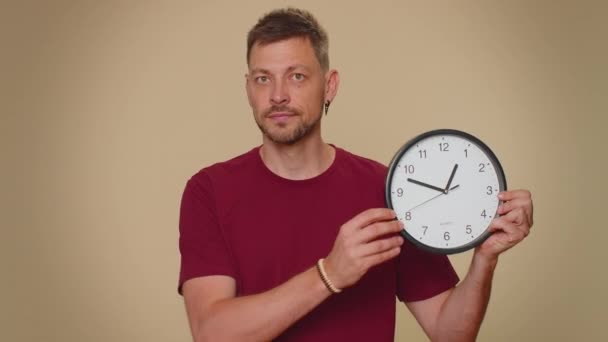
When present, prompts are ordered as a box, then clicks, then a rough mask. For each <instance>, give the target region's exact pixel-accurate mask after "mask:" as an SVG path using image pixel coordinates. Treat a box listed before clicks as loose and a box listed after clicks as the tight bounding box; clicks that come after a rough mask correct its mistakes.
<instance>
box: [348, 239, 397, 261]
mask: <svg viewBox="0 0 608 342" xmlns="http://www.w3.org/2000/svg"><path fill="white" fill-rule="evenodd" d="M402 244H403V238H402V237H401V236H393V237H390V238H385V239H380V240H375V241H372V242H370V243H366V244H364V245H361V246H360V247H359V248H358V250H357V251H356V252H355V253H356V254H357V255H359V256H362V257H366V256H369V255H373V254H379V253H384V252H386V251H388V250H391V249H393V248H395V247H400V246H401V245H402Z"/></svg>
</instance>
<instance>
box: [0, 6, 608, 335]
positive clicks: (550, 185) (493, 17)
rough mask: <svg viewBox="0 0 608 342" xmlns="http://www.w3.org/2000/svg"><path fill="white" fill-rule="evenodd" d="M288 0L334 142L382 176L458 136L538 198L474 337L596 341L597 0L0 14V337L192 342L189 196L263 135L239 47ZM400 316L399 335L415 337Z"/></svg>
mask: <svg viewBox="0 0 608 342" xmlns="http://www.w3.org/2000/svg"><path fill="white" fill-rule="evenodd" d="M285 4H295V5H300V6H304V7H306V8H308V9H310V10H311V11H313V12H314V13H316V15H317V16H318V18H319V20H320V21H321V22H322V24H324V26H325V27H326V28H327V30H328V31H329V33H330V39H331V44H330V46H331V47H330V55H331V63H332V66H333V67H336V68H338V69H339V70H340V72H341V75H342V86H341V89H340V92H339V95H338V97H337V99H336V101H335V102H334V104H333V105H332V110H331V113H330V115H329V116H328V117H327V118H326V119H324V134H325V137H326V140H327V141H329V142H332V143H335V144H337V145H339V146H342V147H345V148H347V149H350V150H352V151H353V152H356V153H358V154H361V155H364V156H367V157H371V158H374V159H376V160H379V161H382V162H385V163H388V162H389V160H390V158H391V157H392V155H393V153H394V152H395V151H396V150H397V149H398V148H399V147H400V146H401V144H403V143H404V142H405V141H406V140H407V139H409V138H411V137H412V136H413V135H415V134H417V133H420V132H422V131H425V130H429V129H434V128H457V129H462V130H466V131H468V132H470V133H473V134H474V135H477V136H478V137H479V138H481V139H483V140H485V141H486V142H487V143H488V144H489V145H490V146H491V147H492V148H493V149H494V151H495V152H496V154H497V155H498V156H499V158H500V159H501V160H502V163H503V166H504V168H505V170H506V172H507V177H508V183H509V185H510V187H511V188H520V187H527V188H529V189H531V190H532V191H533V195H534V199H535V201H536V207H535V208H536V224H535V227H534V230H533V234H532V235H531V236H530V237H529V238H528V239H527V240H526V241H525V242H524V243H523V244H522V245H520V246H519V247H517V248H516V249H514V250H512V251H510V252H508V253H507V254H506V255H504V257H502V259H501V262H500V265H499V269H498V271H497V274H496V278H495V283H494V292H493V297H492V301H491V304H490V308H489V311H488V313H487V317H486V320H485V323H484V325H483V328H482V331H481V334H480V338H479V340H480V341H571V340H579V341H592V340H595V341H597V340H602V339H608V333H607V332H606V327H605V325H606V315H605V309H606V304H608V303H607V302H608V301H607V295H606V291H607V285H608V275H607V274H606V270H607V267H606V259H607V256H608V255H607V253H606V252H605V250H604V248H605V244H606V238H607V233H606V229H607V227H606V219H605V205H604V203H605V193H606V190H608V189H607V187H606V185H605V170H606V169H605V168H606V165H607V163H606V155H607V153H608V152H607V150H608V143H607V141H606V139H607V138H606V134H605V131H606V128H608V125H607V124H606V119H604V118H603V115H604V114H606V112H607V109H608V106H607V105H606V98H607V96H606V95H607V92H608V84H607V81H608V77H607V72H608V67H607V62H606V61H607V60H608V53H607V49H606V44H607V43H606V42H607V39H606V37H607V35H608V27H607V25H606V20H605V18H606V17H607V16H608V11H606V5H604V4H605V2H602V1H597V2H584V1H570V2H566V1H562V2H557V1H475V2H473V1H470V2H469V1H467V2H463V1H442V2H433V1H388V0H376V1H371V2H346V1H343V2H337V1H335V2H329V1H307V2H291V1H255V2H254V1H251V2H249V1H240V2H229V1H143V0H141V1H134V0H133V1H129V0H124V1H53V2H52V1H37V2H36V1H12V3H11V2H9V3H6V2H5V1H3V2H2V3H1V4H0V38H1V39H2V40H1V41H0V42H1V50H2V52H1V53H0V78H1V79H2V82H1V83H0V96H1V98H0V110H1V116H0V139H1V140H0V143H1V144H0V153H1V154H0V156H1V157H0V182H1V183H0V186H1V187H0V224H1V232H0V266H1V267H0V287H1V288H0V340H1V341H91V342H92V341H188V340H189V333H188V328H187V325H186V318H185V313H184V310H183V304H182V300H181V297H179V296H178V295H177V293H176V280H177V272H178V262H179V258H178V251H177V237H178V235H177V222H178V205H179V199H180V196H181V192H182V189H183V186H184V184H185V181H186V180H187V179H188V177H189V176H190V175H192V174H193V173H195V172H196V171H197V170H199V169H200V168H202V167H203V166H205V165H209V164H210V163H213V162H216V161H220V160H225V159H228V158H230V157H232V156H235V155H237V154H240V153H241V152H244V151H246V150H247V149H249V148H250V147H252V146H253V145H256V144H259V143H260V142H261V139H260V134H259V132H258V129H257V128H256V127H255V124H254V122H253V120H252V118H251V114H250V109H249V108H248V105H247V102H246V97H245V92H244V88H243V85H244V79H243V74H244V73H245V70H246V65H245V57H244V54H245V34H246V32H247V30H248V29H249V28H250V27H251V26H252V25H253V24H254V23H255V21H256V20H257V18H258V17H259V16H260V15H261V14H263V13H264V12H266V11H268V10H270V9H272V8H275V7H278V6H284V5H285ZM470 257H471V254H470V253H465V254H462V255H458V256H456V257H454V258H452V260H453V262H454V263H455V265H456V267H457V269H458V271H459V273H460V275H461V276H464V274H465V272H466V270H467V266H468V262H469V260H470ZM398 315H399V317H398V328H397V332H396V340H397V341H423V340H425V338H424V336H423V335H422V333H421V331H420V329H419V328H418V327H417V325H416V323H415V321H414V320H413V319H412V317H411V316H410V315H409V313H408V312H407V311H406V310H404V309H403V307H400V309H399V312H398ZM235 324H238V322H235Z"/></svg>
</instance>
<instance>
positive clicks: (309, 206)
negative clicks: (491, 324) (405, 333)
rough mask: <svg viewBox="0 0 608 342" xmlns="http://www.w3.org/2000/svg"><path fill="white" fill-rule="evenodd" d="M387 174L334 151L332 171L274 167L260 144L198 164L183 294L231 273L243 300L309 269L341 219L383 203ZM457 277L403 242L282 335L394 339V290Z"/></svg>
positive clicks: (185, 208) (187, 204)
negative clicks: (300, 175)
mask: <svg viewBox="0 0 608 342" xmlns="http://www.w3.org/2000/svg"><path fill="white" fill-rule="evenodd" d="M386 174H387V168H386V167H385V166H383V165H381V164H379V163H377V162H374V161H372V160H369V159H365V158H362V157H359V156H356V155H354V154H351V153H349V152H347V151H345V150H343V149H340V148H337V147H336V157H335V160H334V162H333V163H332V165H331V166H330V167H329V169H327V170H326V171H325V172H324V173H322V174H321V175H319V176H317V177H314V178H311V179H306V180H299V181H294V180H288V179H285V178H282V177H280V176H278V175H276V174H274V173H272V172H271V171H270V170H269V169H268V168H267V167H266V166H265V165H264V163H263V161H262V159H261V157H260V154H259V147H257V148H254V149H252V150H251V151H249V152H247V153H245V154H243V155H241V156H239V157H236V158H234V159H231V160H229V161H226V162H223V163H218V164H215V165H213V166H210V167H208V168H205V169H203V170H201V171H200V172H198V173H197V174H195V175H194V176H193V177H192V178H191V179H190V180H189V181H188V183H187V185H186V188H185V190H184V194H183V198H182V203H181V217H180V225H179V229H180V239H179V247H180V251H181V257H182V259H181V272H180V278H179V287H178V291H180V293H181V286H182V284H183V283H184V282H185V281H186V280H188V279H191V278H195V277H201V276H207V275H228V276H231V277H233V278H234V279H235V280H236V284H237V295H238V296H246V295H251V294H256V293H260V292H264V291H267V290H269V289H271V288H273V287H276V286H278V285H280V284H282V283H284V282H285V281H287V280H288V279H290V278H291V277H293V276H294V275H296V274H298V273H301V272H303V271H305V270H307V269H308V268H310V267H313V266H314V265H315V263H316V262H317V260H318V259H319V258H322V257H325V256H327V254H328V253H329V252H330V251H331V248H332V246H333V243H334V240H335V238H336V236H337V233H338V230H339V229H340V226H341V225H342V224H344V223H345V222H346V221H348V220H349V219H351V218H352V217H354V216H355V215H357V214H359V213H360V212H362V211H364V210H366V209H369V208H380V207H385V206H386V204H385V200H384V180H385V177H386ZM457 283H458V276H457V275H456V273H455V272H454V269H453V268H452V266H451V264H450V262H449V260H448V258H447V257H445V256H443V255H437V254H431V253H428V252H425V251H422V250H420V249H417V248H415V247H414V246H413V245H411V244H409V242H407V241H406V242H405V243H404V245H403V248H402V252H401V255H400V256H399V257H397V258H395V259H393V260H390V261H388V262H386V263H384V264H381V265H379V266H376V267H374V268H372V269H370V270H369V271H368V273H367V274H366V275H365V276H363V278H361V280H360V281H359V282H358V283H357V284H355V285H354V286H352V287H349V288H346V289H344V291H343V292H342V293H340V294H338V295H333V296H331V297H329V298H328V299H327V300H325V301H324V302H323V303H321V304H320V305H319V306H318V307H316V308H315V309H313V311H311V312H310V313H309V314H308V315H306V316H305V317H303V318H302V319H300V320H299V321H298V322H296V323H295V324H294V325H293V326H291V327H290V328H289V329H288V330H286V331H285V332H284V333H283V334H282V335H281V336H279V337H278V338H277V339H276V340H277V341H319V342H320V341H332V342H334V341H393V339H394V330H395V296H397V297H398V298H399V299H400V300H401V301H406V302H407V301H417V300H422V299H426V298H429V297H432V296H434V295H437V294H439V293H441V292H443V291H445V290H447V289H449V288H451V287H453V286H455V285H456V284H457ZM234 324H238V322H234Z"/></svg>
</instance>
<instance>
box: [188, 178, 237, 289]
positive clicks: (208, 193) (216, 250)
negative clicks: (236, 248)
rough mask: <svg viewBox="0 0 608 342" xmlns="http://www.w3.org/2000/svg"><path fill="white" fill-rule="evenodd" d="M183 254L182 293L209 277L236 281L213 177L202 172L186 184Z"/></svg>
mask: <svg viewBox="0 0 608 342" xmlns="http://www.w3.org/2000/svg"><path fill="white" fill-rule="evenodd" d="M179 250H180V254H181V264H180V274H179V283H178V292H179V293H180V294H181V293H182V285H183V284H184V282H186V281H187V280H189V279H192V278H196V277H202V276H208V275H228V276H231V277H233V278H236V275H235V273H236V272H235V270H234V266H233V265H234V264H233V263H232V262H231V258H230V253H229V249H228V246H227V245H226V240H225V239H224V236H223V235H222V232H221V227H220V224H219V221H218V215H217V210H216V203H215V200H214V196H213V188H212V184H211V181H210V180H209V177H208V176H207V175H206V174H205V173H204V172H201V173H198V174H197V175H195V176H194V177H192V178H191V179H190V180H189V181H188V182H187V184H186V187H185V189H184V193H183V195H182V201H181V207H180V218H179Z"/></svg>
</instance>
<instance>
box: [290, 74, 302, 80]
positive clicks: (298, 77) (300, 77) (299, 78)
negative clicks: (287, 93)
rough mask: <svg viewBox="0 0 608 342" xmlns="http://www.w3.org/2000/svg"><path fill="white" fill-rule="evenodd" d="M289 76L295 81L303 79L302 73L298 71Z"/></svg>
mask: <svg viewBox="0 0 608 342" xmlns="http://www.w3.org/2000/svg"><path fill="white" fill-rule="evenodd" d="M291 78H293V79H294V80H296V81H303V80H304V74H300V73H295V74H293V75H292V76H291Z"/></svg>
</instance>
